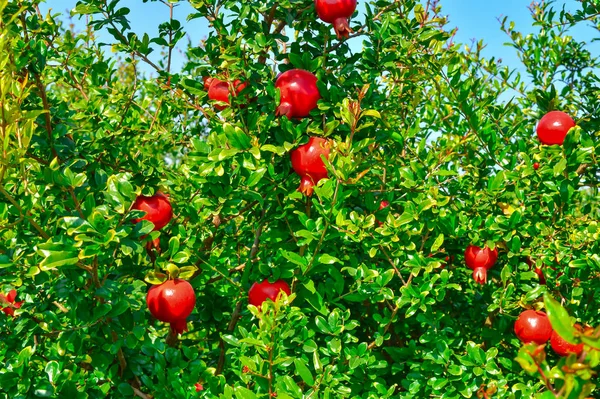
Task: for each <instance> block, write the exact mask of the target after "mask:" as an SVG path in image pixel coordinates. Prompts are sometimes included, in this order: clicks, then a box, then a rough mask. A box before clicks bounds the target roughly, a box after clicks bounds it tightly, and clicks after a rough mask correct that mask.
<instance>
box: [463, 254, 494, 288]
mask: <svg viewBox="0 0 600 399" xmlns="http://www.w3.org/2000/svg"><path fill="white" fill-rule="evenodd" d="M497 259H498V249H497V248H495V249H494V250H493V251H492V250H491V249H489V248H488V247H484V248H483V249H482V248H480V247H477V246H475V245H469V246H468V247H467V249H466V250H465V263H466V264H467V267H468V268H469V269H472V270H473V278H474V279H475V282H477V283H479V284H485V283H486V282H487V271H488V270H489V269H491V268H492V266H494V264H495V263H496V260H497Z"/></svg>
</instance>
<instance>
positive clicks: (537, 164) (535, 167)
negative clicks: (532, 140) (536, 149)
mask: <svg viewBox="0 0 600 399" xmlns="http://www.w3.org/2000/svg"><path fill="white" fill-rule="evenodd" d="M539 168H540V164H539V162H536V163H534V164H533V170H538V169H539Z"/></svg>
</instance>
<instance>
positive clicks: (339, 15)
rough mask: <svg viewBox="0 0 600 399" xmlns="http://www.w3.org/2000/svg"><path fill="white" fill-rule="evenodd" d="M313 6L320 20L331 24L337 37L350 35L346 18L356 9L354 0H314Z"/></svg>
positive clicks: (350, 30)
mask: <svg viewBox="0 0 600 399" xmlns="http://www.w3.org/2000/svg"><path fill="white" fill-rule="evenodd" d="M315 8H316V9H317V15H319V18H321V20H323V21H324V22H327V23H330V24H333V29H335V33H336V35H337V37H338V39H341V38H342V37H344V38H348V37H349V36H350V33H352V29H350V25H348V19H349V18H350V17H351V16H352V14H354V11H355V10H356V0H315Z"/></svg>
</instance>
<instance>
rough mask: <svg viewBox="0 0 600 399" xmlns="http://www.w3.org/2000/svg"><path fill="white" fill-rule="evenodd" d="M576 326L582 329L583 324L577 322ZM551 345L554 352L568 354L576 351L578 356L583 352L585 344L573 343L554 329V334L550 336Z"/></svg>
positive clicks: (562, 354) (561, 354) (579, 329)
mask: <svg viewBox="0 0 600 399" xmlns="http://www.w3.org/2000/svg"><path fill="white" fill-rule="evenodd" d="M575 328H576V329H577V330H578V331H581V330H582V329H581V326H580V325H579V324H575ZM550 346H552V349H553V350H554V352H555V353H556V354H557V355H559V356H568V355H569V353H574V354H576V355H577V356H579V355H580V354H581V352H583V344H578V345H575V344H572V343H569V342H567V341H565V340H564V339H563V338H562V337H561V336H560V335H558V333H557V332H556V331H552V335H551V336H550Z"/></svg>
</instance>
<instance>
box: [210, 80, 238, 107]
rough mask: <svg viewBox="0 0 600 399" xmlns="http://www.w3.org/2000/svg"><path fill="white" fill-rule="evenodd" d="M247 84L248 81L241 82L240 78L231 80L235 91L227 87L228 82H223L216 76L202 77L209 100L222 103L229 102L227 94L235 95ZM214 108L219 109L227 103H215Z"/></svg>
mask: <svg viewBox="0 0 600 399" xmlns="http://www.w3.org/2000/svg"><path fill="white" fill-rule="evenodd" d="M246 86H248V83H242V81H241V80H239V79H236V80H234V81H233V87H234V88H235V91H233V90H232V88H231V87H229V83H228V82H224V81H222V80H219V79H217V78H204V88H205V89H206V90H207V91H208V98H209V99H210V100H215V101H220V102H223V103H227V104H231V102H230V99H229V95H230V94H231V95H232V96H234V97H236V96H237V95H238V94H239V93H240V92H241V91H242V90H244V89H245V88H246ZM215 108H216V109H217V110H219V111H222V110H224V109H225V108H227V105H219V104H216V105H215Z"/></svg>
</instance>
